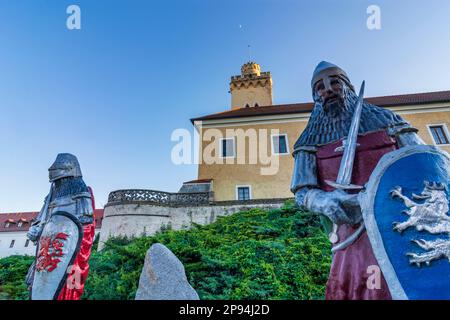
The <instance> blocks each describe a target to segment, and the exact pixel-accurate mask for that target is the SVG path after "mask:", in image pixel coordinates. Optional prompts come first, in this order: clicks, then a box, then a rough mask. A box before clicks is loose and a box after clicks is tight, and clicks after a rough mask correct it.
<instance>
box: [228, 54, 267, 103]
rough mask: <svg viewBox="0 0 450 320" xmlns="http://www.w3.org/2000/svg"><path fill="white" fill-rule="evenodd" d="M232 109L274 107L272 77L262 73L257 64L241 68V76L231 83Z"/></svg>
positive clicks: (248, 64) (232, 79)
mask: <svg viewBox="0 0 450 320" xmlns="http://www.w3.org/2000/svg"><path fill="white" fill-rule="evenodd" d="M230 93H231V109H239V108H249V107H250V108H251V107H262V106H270V105H272V76H271V75H270V72H261V67H260V66H259V64H257V63H255V62H247V63H246V64H244V65H243V66H242V67H241V75H239V76H232V77H231V82H230Z"/></svg>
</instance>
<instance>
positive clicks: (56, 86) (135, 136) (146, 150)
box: [0, 0, 450, 212]
mask: <svg viewBox="0 0 450 320" xmlns="http://www.w3.org/2000/svg"><path fill="white" fill-rule="evenodd" d="M70 4H76V5H79V6H80V8H81V21H82V22H81V24H82V29H81V30H68V29H67V28H66V19H67V17H68V15H67V14H66V8H67V6H69V5H70ZM371 4H376V5H378V6H380V8H381V19H382V28H381V30H376V31H370V30H368V29H367V28H366V19H367V17H368V15H367V14H366V9H367V7H368V6H369V5H371ZM0 30H1V32H0V110H1V116H0V147H1V151H2V153H1V155H2V156H1V157H0V179H1V184H0V212H16V211H30V210H39V208H40V207H41V205H42V202H43V198H44V196H45V195H46V193H47V192H48V189H49V183H48V177H47V168H48V167H49V166H50V165H51V163H52V162H53V160H54V158H55V157H56V154H57V153H59V152H71V153H74V154H76V155H77V156H78V158H79V160H80V162H81V165H82V170H83V173H84V176H85V181H86V182H87V183H88V184H89V185H91V186H92V187H93V189H94V192H95V195H96V198H97V205H98V206H102V205H104V204H106V202H107V195H108V193H109V192H110V191H112V190H116V189H121V188H148V189H158V190H165V191H177V190H178V188H179V187H180V185H181V183H182V182H183V181H186V180H191V179H195V178H196V175H197V168H196V166H195V165H191V166H187V165H184V166H176V165H173V164H172V162H171V160H170V151H171V148H172V147H173V145H174V143H173V142H171V141H170V136H171V133H172V131H173V130H174V129H176V128H187V129H189V130H192V127H191V124H190V121H189V119H190V118H193V117H196V116H200V115H205V114H209V113H214V112H219V111H223V110H226V109H228V108H229V107H230V96H229V93H228V83H229V78H230V76H232V75H235V74H238V73H239V71H240V66H241V65H242V64H243V63H245V62H246V61H247V60H249V59H250V58H251V59H252V60H255V61H257V62H258V63H260V64H261V66H262V69H263V70H265V71H271V72H272V76H273V81H274V102H275V103H277V104H282V103H296V102H305V101H310V100H311V91H310V87H309V86H310V85H309V82H310V77H311V73H312V71H313V69H314V67H315V65H316V64H317V63H318V62H319V61H320V60H329V61H331V62H334V63H337V64H339V65H341V66H342V67H343V68H345V69H346V71H347V72H348V74H349V76H350V77H351V80H352V81H353V82H354V83H355V84H356V85H357V86H359V83H360V82H361V81H362V80H363V79H365V80H366V96H377V95H389V94H403V93H414V92H425V91H437V90H448V89H450V77H449V74H450V60H449V59H448V57H449V53H450V2H449V1H447V0H441V1H438V0H434V1H433V0H431V1H419V0H417V1H411V0H409V1H406V0H396V1H379V0H372V1H365V0H345V1H331V0H329V1H325V0H322V1H321V0H315V1H306V0H305V1H293V0H292V1H283V0H227V1H218V0H203V1H200V0H179V1H167V0H164V1H162V0H158V1H149V0H148V1H144V0H127V1H125V0H71V1H65V0H28V1H25V0H0ZM248 44H250V45H251V50H250V56H249V52H248V47H247V45H248Z"/></svg>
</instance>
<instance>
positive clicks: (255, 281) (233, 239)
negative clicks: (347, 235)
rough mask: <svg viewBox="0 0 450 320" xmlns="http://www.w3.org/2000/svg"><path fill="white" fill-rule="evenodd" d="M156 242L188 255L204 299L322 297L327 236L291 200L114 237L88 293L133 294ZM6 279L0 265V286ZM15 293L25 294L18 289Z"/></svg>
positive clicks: (98, 259) (97, 256) (98, 257)
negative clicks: (186, 226) (206, 221)
mask: <svg viewBox="0 0 450 320" xmlns="http://www.w3.org/2000/svg"><path fill="white" fill-rule="evenodd" d="M153 243H162V244H164V245H166V246H167V247H168V248H169V249H170V250H172V252H173V253H174V254H175V255H176V256H177V257H178V258H179V259H180V260H181V261H182V262H183V264H184V266H185V269H186V275H187V278H188V280H189V282H190V284H191V285H192V286H193V288H194V289H195V290H196V291H197V292H198V294H199V296H200V298H201V299H239V300H242V299H246V300H252V299H323V297H324V292H325V283H326V280H327V277H328V271H329V267H330V262H331V254H330V244H329V242H328V239H327V237H326V236H325V234H324V233H323V232H322V231H321V226H320V221H319V219H318V217H317V216H315V215H312V214H310V213H307V212H303V211H300V210H298V209H297V208H296V207H295V206H294V205H293V203H291V202H288V203H286V204H285V205H284V206H283V208H281V209H276V210H269V211H265V210H261V209H253V210H250V211H244V212H239V213H236V214H234V215H231V216H227V217H220V218H218V220H217V221H216V222H215V223H213V224H210V225H207V226H198V225H197V226H195V227H193V228H192V229H190V230H187V231H173V230H167V231H164V232H161V233H159V234H156V235H155V236H152V237H139V238H136V239H126V238H114V239H110V240H108V241H107V242H106V244H105V247H104V249H103V250H102V251H101V252H95V251H94V252H93V253H92V255H91V260H90V265H91V269H90V272H89V276H88V279H87V282H86V286H85V292H84V295H83V299H134V296H135V294H136V290H137V286H138V282H139V276H140V273H141V270H142V267H143V263H144V258H145V254H146V252H147V250H148V249H149V248H150V246H151V245H152V244H153ZM3 260H4V259H0V261H3ZM1 263H3V262H1ZM0 266H1V265H0ZM25 269H26V268H25ZM19 273H20V274H19ZM25 274H26V270H23V269H20V270H17V274H16V275H15V277H16V278H18V279H22V281H23V279H24V278H25ZM6 279H8V278H4V277H3V274H2V273H0V290H3V286H4V285H3V283H5V285H6V283H9V279H8V281H6ZM10 296H11V297H13V298H17V299H20V298H24V297H26V295H23V293H20V292H16V293H15V294H12V293H10Z"/></svg>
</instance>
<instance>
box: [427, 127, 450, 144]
mask: <svg viewBox="0 0 450 320" xmlns="http://www.w3.org/2000/svg"><path fill="white" fill-rule="evenodd" d="M428 129H429V130H430V133H431V136H432V137H433V140H434V143H435V144H437V145H439V144H449V143H450V139H449V136H448V131H447V127H446V126H445V125H444V124H436V125H429V126H428Z"/></svg>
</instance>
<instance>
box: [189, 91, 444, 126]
mask: <svg viewBox="0 0 450 320" xmlns="http://www.w3.org/2000/svg"><path fill="white" fill-rule="evenodd" d="M443 92H448V91H447V90H444V91H433V92H421V93H410V94H401V95H389V96H375V97H370V98H365V99H364V100H366V101H367V102H369V103H373V102H371V100H378V99H389V98H391V99H393V100H394V99H399V98H404V97H411V96H419V95H424V94H436V93H443ZM442 102H450V99H429V100H428V101H416V102H391V103H389V102H385V103H376V105H378V106H380V107H388V106H389V107H396V106H407V105H424V104H430V103H442ZM374 104H375V103H374ZM288 106H290V107H293V106H295V107H303V108H305V109H304V110H283V111H281V112H280V111H279V110H276V109H275V110H274V111H271V112H268V113H264V114H258V113H256V112H255V113H253V114H252V113H248V114H242V115H236V114H233V113H232V111H237V110H241V109H243V108H240V109H234V110H227V111H222V112H218V113H214V114H209V115H206V116H201V117H196V118H191V119H190V121H191V123H192V124H193V125H195V122H196V121H208V120H220V119H233V118H248V117H258V116H271V115H278V114H302V113H310V112H311V111H312V110H313V107H314V103H313V102H304V103H292V104H274V105H270V106H260V107H256V108H258V110H261V109H262V108H267V107H277V108H278V107H281V108H283V107H288ZM220 114H223V116H221V115H220ZM207 117H212V118H209V119H208V118H207Z"/></svg>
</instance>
